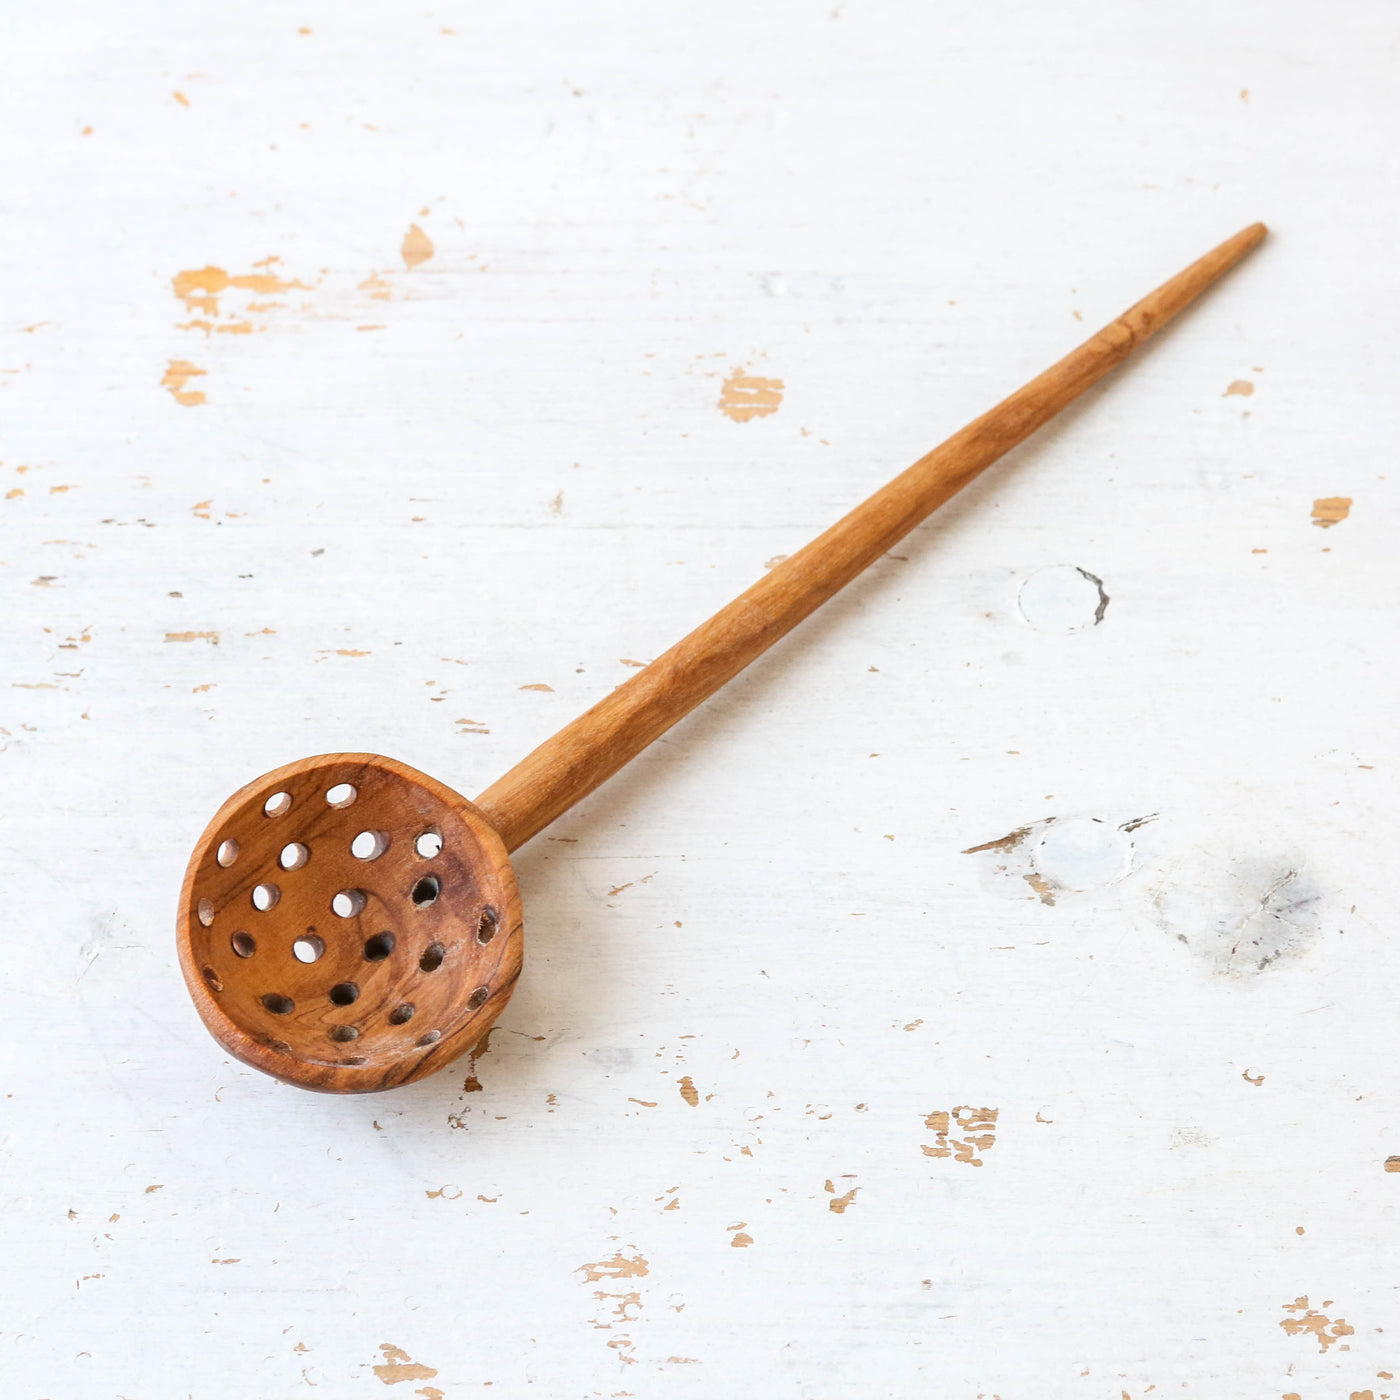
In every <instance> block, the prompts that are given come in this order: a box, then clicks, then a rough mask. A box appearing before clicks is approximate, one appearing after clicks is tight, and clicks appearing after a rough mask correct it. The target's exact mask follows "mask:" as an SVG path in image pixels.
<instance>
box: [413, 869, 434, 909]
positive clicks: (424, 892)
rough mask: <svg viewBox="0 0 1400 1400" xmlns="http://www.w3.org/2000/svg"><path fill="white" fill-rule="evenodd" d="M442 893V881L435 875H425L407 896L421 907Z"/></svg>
mask: <svg viewBox="0 0 1400 1400" xmlns="http://www.w3.org/2000/svg"><path fill="white" fill-rule="evenodd" d="M441 893H442V881H441V880H439V879H438V877H437V876H436V875H425V876H423V878H422V879H421V880H419V881H418V882H417V883H416V884H415V885H414V886H413V888H412V889H411V890H410V891H409V892H408V897H409V898H410V899H411V900H412V901H413V902H414V903H415V904H416V905H417V906H418V907H419V908H420V909H421V908H422V907H423V906H424V905H425V904H431V903H432V902H433V901H434V900H435V899H436V898H437V897H438V895H439V894H441Z"/></svg>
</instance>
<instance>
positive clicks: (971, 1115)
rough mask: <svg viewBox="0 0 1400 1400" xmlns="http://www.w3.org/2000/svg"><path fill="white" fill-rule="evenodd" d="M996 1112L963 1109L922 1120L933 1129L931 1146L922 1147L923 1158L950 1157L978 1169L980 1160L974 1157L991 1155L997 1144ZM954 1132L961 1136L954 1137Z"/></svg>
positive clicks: (989, 1109) (943, 1112)
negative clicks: (990, 1152) (981, 1153)
mask: <svg viewBox="0 0 1400 1400" xmlns="http://www.w3.org/2000/svg"><path fill="white" fill-rule="evenodd" d="M999 1111H1000V1110H998V1109H995V1108H970V1107H967V1106H966V1105H964V1106H963V1107H962V1108H955V1109H952V1110H951V1111H944V1110H942V1109H938V1110H935V1111H934V1112H933V1113H930V1114H929V1115H928V1117H927V1118H925V1119H924V1127H926V1128H930V1129H932V1130H933V1134H934V1142H933V1144H932V1145H929V1144H928V1143H924V1144H923V1145H922V1146H923V1153H924V1156H925V1157H951V1158H952V1159H953V1160H954V1161H955V1162H966V1163H967V1164H968V1165H969V1166H973V1167H980V1166H981V1165H982V1159H981V1157H979V1156H978V1155H977V1154H978V1153H979V1152H988V1151H990V1150H991V1148H992V1146H993V1145H994V1144H995V1142H996V1132H997V1115H998V1113H999ZM954 1132H957V1133H960V1134H961V1135H962V1136H961V1137H954V1136H953V1133H954Z"/></svg>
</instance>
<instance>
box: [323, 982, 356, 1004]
mask: <svg viewBox="0 0 1400 1400" xmlns="http://www.w3.org/2000/svg"><path fill="white" fill-rule="evenodd" d="M327 995H328V996H329V997H330V999H331V1000H332V1001H333V1002H334V1003H335V1004H336V1005H337V1006H349V1005H350V1003H351V1002H353V1001H355V1000H356V999H357V998H358V997H359V995H360V989H359V988H358V987H357V986H356V985H355V984H354V983H353V982H337V983H336V984H335V986H334V987H332V988H331V989H330V991H329V992H328V993H327Z"/></svg>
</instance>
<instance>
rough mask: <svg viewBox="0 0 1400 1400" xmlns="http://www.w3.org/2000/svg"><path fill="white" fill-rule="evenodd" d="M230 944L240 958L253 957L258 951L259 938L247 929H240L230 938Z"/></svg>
mask: <svg viewBox="0 0 1400 1400" xmlns="http://www.w3.org/2000/svg"><path fill="white" fill-rule="evenodd" d="M229 946H230V947H231V948H232V949H233V951H234V952H235V953H237V954H238V956H239V957H240V958H251V957H252V956H253V954H254V953H256V952H257V951H258V944H257V940H256V939H255V938H254V937H253V935H252V934H251V933H248V932H247V931H246V930H245V929H239V930H238V932H237V933H235V934H234V935H233V936H232V937H231V938H230V939H229Z"/></svg>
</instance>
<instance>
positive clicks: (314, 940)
mask: <svg viewBox="0 0 1400 1400" xmlns="http://www.w3.org/2000/svg"><path fill="white" fill-rule="evenodd" d="M325 951H326V945H325V943H323V942H322V941H321V939H319V938H318V937H317V936H316V935H315V934H314V933H304V934H302V936H301V937H300V938H298V939H297V941H296V942H295V943H293V944H292V956H293V957H294V958H295V959H296V960H297V961H298V962H299V963H314V962H318V961H319V960H320V958H321V956H322V955H323V954H324V953H325Z"/></svg>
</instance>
